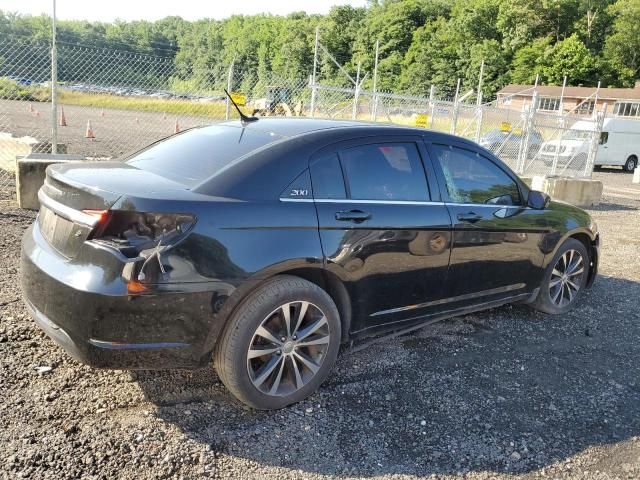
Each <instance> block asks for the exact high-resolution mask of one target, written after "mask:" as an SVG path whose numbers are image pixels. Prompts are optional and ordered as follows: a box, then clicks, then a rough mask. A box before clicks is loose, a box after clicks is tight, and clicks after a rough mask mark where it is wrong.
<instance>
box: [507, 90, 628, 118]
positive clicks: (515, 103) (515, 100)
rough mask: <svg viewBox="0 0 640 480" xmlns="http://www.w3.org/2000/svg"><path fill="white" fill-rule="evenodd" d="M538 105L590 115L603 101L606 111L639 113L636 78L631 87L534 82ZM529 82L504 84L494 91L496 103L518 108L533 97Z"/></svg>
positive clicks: (614, 113)
mask: <svg viewBox="0 0 640 480" xmlns="http://www.w3.org/2000/svg"><path fill="white" fill-rule="evenodd" d="M535 90H537V92H538V109H539V110H542V111H549V112H557V111H559V110H560V109H562V110H563V111H564V112H574V113H578V114H584V115H590V114H592V113H593V110H594V108H597V109H601V108H602V107H603V106H604V105H605V104H606V105H607V113H608V114H609V115H611V114H613V115H616V116H622V117H640V81H638V82H636V85H635V87H634V88H600V89H598V88H595V87H565V88H564V92H563V91H562V90H563V89H562V87H561V86H554V85H538V87H536V88H535ZM533 92H534V86H533V85H507V86H506V87H504V88H503V89H502V90H500V91H499V92H498V93H497V98H498V105H499V106H504V107H508V108H510V109H514V110H521V109H522V108H523V106H524V105H527V104H530V103H531V100H532V98H533Z"/></svg>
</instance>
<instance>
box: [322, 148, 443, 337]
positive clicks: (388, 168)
mask: <svg viewBox="0 0 640 480" xmlns="http://www.w3.org/2000/svg"><path fill="white" fill-rule="evenodd" d="M425 156H426V150H425V147H424V144H422V143H421V142H420V139H419V137H415V138H414V137H388V138H379V137H376V138H375V140H373V139H371V138H369V139H362V140H354V141H349V142H345V143H341V144H338V145H334V146H332V147H329V148H328V149H325V150H324V151H322V152H321V153H319V154H318V155H316V156H315V157H314V158H312V159H311V163H310V169H311V178H312V184H313V195H314V201H315V205H316V209H317V212H318V224H319V232H320V239H321V243H322V248H323V251H324V256H325V261H326V268H327V269H328V270H329V271H330V272H332V273H334V274H335V275H337V276H338V277H339V278H340V279H342V281H343V282H344V283H345V285H346V286H347V288H348V289H349V293H350V295H351V299H352V307H353V313H354V315H353V320H352V326H351V330H352V332H358V331H360V332H362V331H366V330H371V329H374V328H376V327H380V326H383V325H389V324H394V323H402V322H409V321H411V320H414V319H417V318H420V317H422V316H424V315H426V314H428V313H429V312H430V311H432V307H433V305H432V303H431V302H434V301H435V300H438V299H440V298H441V297H442V295H443V294H444V285H445V284H446V275H447V268H448V264H449V253H450V236H451V220H450V218H449V213H448V211H447V209H446V207H445V206H444V204H443V203H442V202H441V201H440V196H439V195H440V194H439V189H438V184H437V181H436V179H435V172H434V171H433V169H432V167H431V166H430V165H429V164H427V170H426V175H425V167H424V165H423V163H422V158H423V157H425ZM427 179H428V180H427Z"/></svg>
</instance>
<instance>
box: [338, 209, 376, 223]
mask: <svg viewBox="0 0 640 480" xmlns="http://www.w3.org/2000/svg"><path fill="white" fill-rule="evenodd" d="M370 218H371V214H370V213H367V212H363V211H362V210H344V211H342V212H336V220H338V221H340V222H355V223H360V222H364V221H365V220H369V219H370Z"/></svg>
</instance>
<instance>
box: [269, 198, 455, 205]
mask: <svg viewBox="0 0 640 480" xmlns="http://www.w3.org/2000/svg"><path fill="white" fill-rule="evenodd" d="M280 201H281V202H316V203H359V204H364V205H366V204H373V205H444V202H427V201H424V202H421V201H417V200H416V201H414V200H355V199H352V198H316V199H312V198H281V199H280Z"/></svg>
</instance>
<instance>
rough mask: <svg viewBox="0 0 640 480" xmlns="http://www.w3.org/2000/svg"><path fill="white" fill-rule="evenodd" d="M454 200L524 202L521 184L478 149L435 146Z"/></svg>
mask: <svg viewBox="0 0 640 480" xmlns="http://www.w3.org/2000/svg"><path fill="white" fill-rule="evenodd" d="M433 150H434V155H435V158H436V161H437V162H438V163H439V164H440V168H441V169H442V173H443V175H444V178H445V184H446V188H447V192H448V194H449V200H450V201H451V202H452V203H482V204H491V205H520V204H521V200H520V191H519V190H518V185H517V184H516V182H514V181H513V179H512V178H511V177H509V175H507V174H506V173H505V172H504V171H503V170H502V169H501V168H500V167H498V166H497V165H496V164H495V163H493V162H492V161H491V160H489V159H487V158H485V157H483V156H481V155H480V154H478V153H476V152H472V151H470V150H465V149H462V148H456V147H448V146H444V145H434V146H433Z"/></svg>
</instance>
